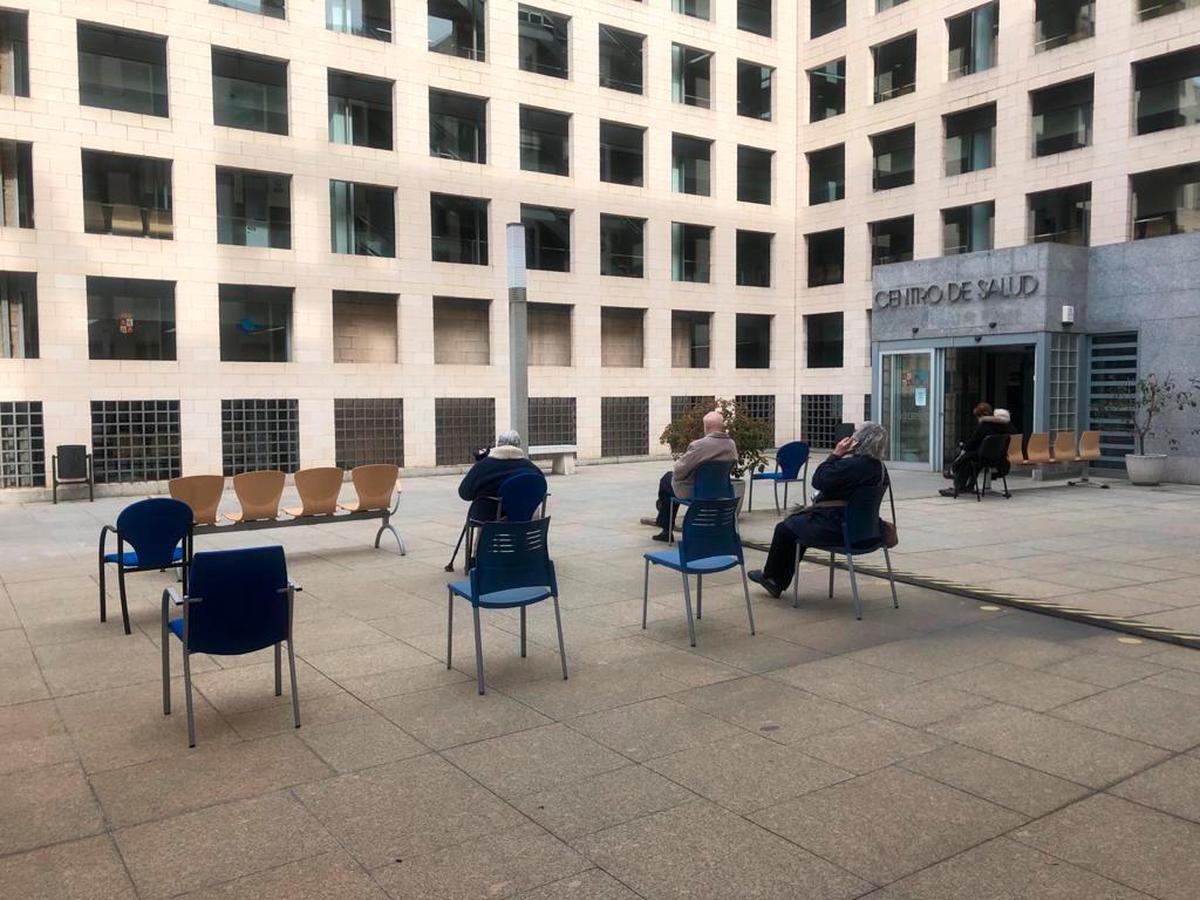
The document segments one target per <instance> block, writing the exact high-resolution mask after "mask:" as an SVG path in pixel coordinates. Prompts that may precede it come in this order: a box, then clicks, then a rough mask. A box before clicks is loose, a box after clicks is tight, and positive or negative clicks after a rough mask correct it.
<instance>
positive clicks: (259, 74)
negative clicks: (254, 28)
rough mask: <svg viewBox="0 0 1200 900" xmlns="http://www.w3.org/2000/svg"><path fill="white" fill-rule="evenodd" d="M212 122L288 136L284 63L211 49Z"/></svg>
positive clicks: (285, 64) (230, 51)
mask: <svg viewBox="0 0 1200 900" xmlns="http://www.w3.org/2000/svg"><path fill="white" fill-rule="evenodd" d="M212 66H213V122H214V123H215V124H217V125H228V126H229V127H231V128H246V129H248V130H250V131H267V132H270V133H271V134H287V133H288V111H287V63H286V62H284V61H283V60H280V59H268V58H267V57H265V56H251V55H250V54H248V53H235V52H234V51H232V50H220V49H218V48H216V47H213V51H212Z"/></svg>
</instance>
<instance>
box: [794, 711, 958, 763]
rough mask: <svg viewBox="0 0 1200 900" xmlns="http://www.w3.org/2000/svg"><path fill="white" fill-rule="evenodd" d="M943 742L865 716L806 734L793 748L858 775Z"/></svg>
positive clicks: (903, 726) (918, 732)
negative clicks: (854, 721) (855, 720)
mask: <svg viewBox="0 0 1200 900" xmlns="http://www.w3.org/2000/svg"><path fill="white" fill-rule="evenodd" d="M944 743H945V741H943V740H942V739H941V738H939V737H935V736H934V735H931V734H926V733H925V732H922V731H917V730H916V729H914V728H909V727H908V726H906V725H900V724H898V723H896V722H889V721H887V720H885V719H867V720H865V721H862V722H856V723H854V724H853V725H847V726H846V727H845V728H839V729H837V730H836V731H828V732H826V733H825V734H820V735H817V736H816V737H811V738H807V739H806V740H803V741H801V742H800V743H798V744H797V745H796V749H797V750H799V751H800V752H802V753H807V754H808V755H809V756H815V757H816V758H817V759H823V760H825V762H827V763H831V764H832V765H835V766H839V767H841V768H843V769H846V770H848V771H850V772H854V773H855V774H858V775H862V774H865V773H867V772H872V771H874V770H875V769H881V768H883V767H884V766H890V765H892V764H893V763H897V762H900V761H901V760H904V759H908V758H909V757H910V756H919V755H920V754H922V753H928V752H929V751H930V750H933V749H935V748H937V747H940V746H942V745H943V744H944Z"/></svg>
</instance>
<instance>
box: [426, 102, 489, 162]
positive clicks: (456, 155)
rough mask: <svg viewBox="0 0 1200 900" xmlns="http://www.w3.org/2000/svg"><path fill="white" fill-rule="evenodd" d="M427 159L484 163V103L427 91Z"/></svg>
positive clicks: (485, 144) (485, 156)
mask: <svg viewBox="0 0 1200 900" xmlns="http://www.w3.org/2000/svg"><path fill="white" fill-rule="evenodd" d="M429 155H430V156H440V157H442V158H443V159H457V160H458V161H459V162H473V163H479V164H481V165H482V164H484V163H486V162H487V100H486V99H485V98H483V97H472V96H469V95H468V94H455V93H451V92H450V91H436V90H434V89H433V88H430V89H429Z"/></svg>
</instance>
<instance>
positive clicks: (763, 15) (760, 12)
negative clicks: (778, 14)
mask: <svg viewBox="0 0 1200 900" xmlns="http://www.w3.org/2000/svg"><path fill="white" fill-rule="evenodd" d="M737 27H738V28H740V29H741V30H742V31H749V32H752V33H753V34H761V35H762V36H763V37H770V36H771V0H738V5H737Z"/></svg>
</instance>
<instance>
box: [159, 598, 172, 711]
mask: <svg viewBox="0 0 1200 900" xmlns="http://www.w3.org/2000/svg"><path fill="white" fill-rule="evenodd" d="M167 597H168V595H167V592H166V591H163V615H162V636H161V637H160V640H161V642H162V648H161V649H162V677H163V685H162V687H163V715H164V716H169V715H170V714H171V644H170V643H169V641H170V638H171V631H170V629H169V628H168V627H167Z"/></svg>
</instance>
